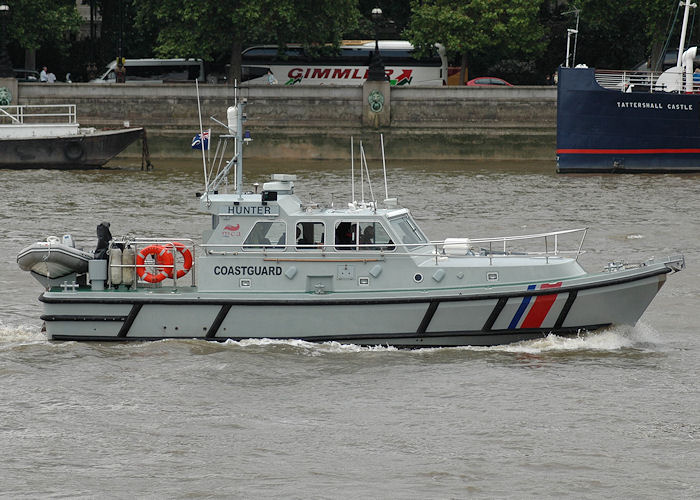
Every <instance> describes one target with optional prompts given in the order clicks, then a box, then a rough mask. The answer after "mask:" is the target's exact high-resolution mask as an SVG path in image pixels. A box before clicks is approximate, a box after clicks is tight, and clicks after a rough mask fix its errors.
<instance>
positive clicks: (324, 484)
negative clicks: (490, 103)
mask: <svg viewBox="0 0 700 500" xmlns="http://www.w3.org/2000/svg"><path fill="white" fill-rule="evenodd" d="M155 163H156V168H155V170H154V171H152V172H143V171H141V170H140V169H139V168H138V167H133V166H130V165H123V164H120V163H119V162H118V161H117V162H113V163H112V164H111V168H108V169H103V170H98V171H58V172H57V171H48V170H34V171H21V170H19V171H9V170H0V192H2V196H1V197H0V231H1V233H0V234H1V236H2V237H1V238H0V259H2V260H1V261H0V266H1V269H2V270H1V271H0V290H2V291H1V292H0V296H1V297H2V302H1V305H0V379H1V381H2V386H1V389H0V394H1V397H0V450H2V453H0V478H1V480H0V497H3V498H45V497H50V498H66V497H68V498H76V497H77V498H85V497H91V498H95V497H97V498H103V497H104V498H134V497H137V498H144V497H145V498H353V499H354V498H535V497H536V498H563V497H570V498H571V497H573V498H601V497H604V498H649V499H652V498H653V499H656V498H698V497H699V496H700V484H699V483H700V475H699V474H698V464H699V463H700V385H699V382H698V381H699V380H700V332H699V330H700V329H699V328H698V325H699V324H700V279H699V278H700V276H699V269H700V267H699V263H700V245H699V238H700V217H699V216H698V215H699V214H700V196H699V193H700V176H696V175H558V174H556V173H555V167H554V164H553V162H508V163H501V162H487V161H483V162H467V163H458V162H454V163H453V162H437V163H432V164H431V163H428V162H425V163H404V162H395V163H392V162H391V161H389V163H388V186H389V195H390V196H395V197H398V198H399V202H400V203H401V204H402V205H404V206H406V207H408V208H410V209H411V211H412V213H413V214H414V216H415V217H416V219H417V220H418V222H419V223H420V224H421V227H422V228H423V230H424V231H425V232H426V233H427V234H428V236H429V237H430V238H431V239H438V238H443V237H446V236H450V237H472V238H476V237H486V236H501V235H506V234H527V233H536V232H541V231H548V230H555V229H569V228H578V227H589V228H590V230H589V232H588V235H587V237H586V241H585V243H584V249H585V250H586V251H587V253H586V254H585V255H584V256H583V257H582V260H581V262H582V264H583V265H584V267H586V268H587V269H589V270H599V269H600V268H602V267H603V266H604V265H605V264H606V263H607V262H609V261H611V260H619V259H623V258H624V259H627V260H628V261H630V262H636V261H643V260H646V259H647V258H650V257H652V256H656V257H661V256H665V255H669V254H675V253H683V254H685V257H686V261H687V268H686V269H685V270H684V271H683V272H681V273H678V274H675V275H671V276H669V278H668V282H667V283H666V285H665V286H664V287H663V288H662V290H661V291H660V293H659V295H658V296H657V297H656V299H655V300H654V302H653V303H652V304H651V306H650V307H649V309H648V310H647V312H646V313H645V314H644V316H643V317H642V319H641V321H640V322H639V323H638V324H637V326H635V327H634V328H611V329H608V330H605V331H601V332H596V333H592V334H585V335H582V336H580V337H579V338H571V339H564V338H558V337H549V338H546V339H542V340H537V341H530V342H523V343H519V344H513V345H509V346H500V347H491V348H470V347H464V348H450V349H419V350H396V349H391V348H374V349H368V348H360V347H357V346H351V345H339V344H335V343H328V344H320V345H313V344H307V343H304V342H298V341H290V342H278V341H243V342H228V343H224V344H218V343H207V342H204V341H189V340H177V341H174V340H168V341H161V342H153V343H128V344H116V343H115V344H112V343H109V344H106V343H105V344H102V343H76V342H49V341H47V340H46V338H45V337H44V335H43V334H42V333H41V321H40V319H39V315H40V314H41V308H40V303H39V302H38V300H37V298H38V296H39V294H40V293H41V287H40V286H39V285H38V283H37V282H35V281H34V280H33V279H32V278H31V277H30V276H29V275H28V274H27V273H24V272H22V271H21V270H20V269H19V268H18V267H17V263H16V255H17V253H18V252H19V250H21V249H22V248H23V247H24V246H26V245H28V244H30V243H31V242H34V241H37V240H41V239H44V238H45V237H46V236H48V235H57V236H60V235H62V234H65V233H70V234H72V235H73V237H74V238H75V240H76V242H77V243H78V245H79V246H84V247H85V248H86V249H88V248H89V249H92V248H94V245H95V242H96V237H95V228H96V226H97V224H99V223H100V222H102V221H109V222H110V223H111V229H112V234H114V235H115V236H119V235H125V234H131V235H139V236H143V237H148V236H153V237H157V236H171V237H178V236H179V237H192V238H194V239H195V241H199V240H200V238H201V231H202V230H203V229H204V228H206V227H207V225H208V224H209V219H208V216H207V215H206V214H202V213H199V212H198V211H197V210H198V202H197V199H196V198H195V193H196V192H197V191H202V185H203V174H202V169H201V167H200V166H199V165H198V164H197V163H196V162H167V161H157V162H155ZM370 168H371V169H372V175H373V178H372V180H373V188H374V189H375V191H377V192H379V193H381V195H380V196H377V197H378V198H383V196H384V192H383V189H384V186H383V179H382V178H381V164H380V163H378V162H370ZM275 172H278V173H296V174H297V176H298V180H297V182H296V192H297V194H299V196H300V197H301V198H302V199H303V200H306V201H315V202H318V203H322V204H330V203H331V202H333V203H342V204H344V203H347V201H349V197H350V196H349V194H350V178H349V164H343V163H342V162H334V163H330V162H322V161H314V162H297V163H286V162H281V161H280V162H253V161H248V162H246V172H245V184H246V188H247V189H251V185H252V183H253V182H259V183H261V184H262V183H263V182H264V181H265V180H267V179H268V178H269V175H270V174H271V173H275Z"/></svg>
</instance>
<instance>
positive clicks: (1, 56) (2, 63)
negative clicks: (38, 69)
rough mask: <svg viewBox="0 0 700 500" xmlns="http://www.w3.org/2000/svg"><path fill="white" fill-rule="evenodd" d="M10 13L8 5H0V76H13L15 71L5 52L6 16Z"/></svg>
mask: <svg viewBox="0 0 700 500" xmlns="http://www.w3.org/2000/svg"><path fill="white" fill-rule="evenodd" d="M9 15H10V7H9V6H7V5H5V4H3V5H0V27H1V28H2V31H0V78H14V77H15V72H14V71H13V70H12V61H11V60H10V56H9V55H8V54H7V17H8V16H9Z"/></svg>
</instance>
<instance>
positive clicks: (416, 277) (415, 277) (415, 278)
mask: <svg viewBox="0 0 700 500" xmlns="http://www.w3.org/2000/svg"><path fill="white" fill-rule="evenodd" d="M413 281H415V282H416V283H420V282H421V281H423V275H422V274H421V273H416V274H414V275H413Z"/></svg>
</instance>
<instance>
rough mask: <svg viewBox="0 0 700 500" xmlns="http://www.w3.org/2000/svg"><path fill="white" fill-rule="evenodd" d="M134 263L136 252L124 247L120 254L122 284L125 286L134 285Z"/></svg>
mask: <svg viewBox="0 0 700 500" xmlns="http://www.w3.org/2000/svg"><path fill="white" fill-rule="evenodd" d="M135 262H136V252H134V249H133V248H131V247H126V248H125V249H124V251H123V252H122V266H126V267H122V283H123V284H125V285H127V286H132V285H133V284H134V263H135Z"/></svg>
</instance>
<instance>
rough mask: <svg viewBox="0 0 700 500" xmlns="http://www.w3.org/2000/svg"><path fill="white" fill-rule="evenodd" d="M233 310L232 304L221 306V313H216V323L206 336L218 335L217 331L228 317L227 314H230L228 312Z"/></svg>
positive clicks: (209, 337) (210, 337)
mask: <svg viewBox="0 0 700 500" xmlns="http://www.w3.org/2000/svg"><path fill="white" fill-rule="evenodd" d="M230 310H231V304H226V305H224V306H221V310H220V311H219V314H217V315H216V319H214V323H212V325H211V326H210V327H209V330H207V335H206V338H208V339H212V338H214V337H216V332H218V331H219V328H220V327H221V323H223V322H224V320H225V319H226V316H227V315H228V312H229V311H230Z"/></svg>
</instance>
